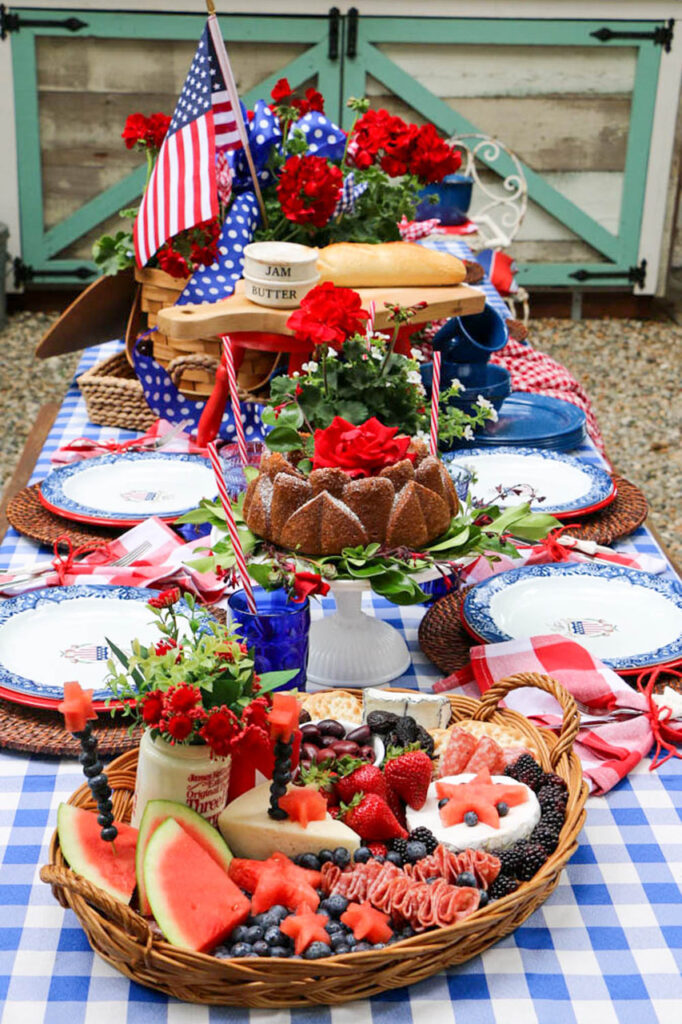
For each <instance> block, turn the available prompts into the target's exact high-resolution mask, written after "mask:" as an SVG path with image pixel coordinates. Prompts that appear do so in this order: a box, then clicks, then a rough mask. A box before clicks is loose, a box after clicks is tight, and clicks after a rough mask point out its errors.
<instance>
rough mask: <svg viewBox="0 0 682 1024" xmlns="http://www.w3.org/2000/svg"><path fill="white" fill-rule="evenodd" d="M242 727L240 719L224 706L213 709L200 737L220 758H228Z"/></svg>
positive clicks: (200, 731) (201, 730)
mask: <svg viewBox="0 0 682 1024" xmlns="http://www.w3.org/2000/svg"><path fill="white" fill-rule="evenodd" d="M240 731H241V726H240V724H239V719H238V718H237V716H236V715H235V714H234V712H232V711H230V709H229V708H227V707H225V705H223V706H222V707H219V708H213V709H212V711H211V712H210V714H209V716H208V718H207V719H206V722H205V724H204V725H203V726H202V727H201V729H200V730H199V735H200V736H201V738H202V739H203V740H204V741H205V742H206V743H207V744H208V746H209V747H210V748H211V750H212V751H213V753H214V754H216V755H217V756H218V757H226V756H227V754H229V753H230V750H231V747H232V743H233V741H234V740H235V739H236V737H237V736H238V735H239V733H240Z"/></svg>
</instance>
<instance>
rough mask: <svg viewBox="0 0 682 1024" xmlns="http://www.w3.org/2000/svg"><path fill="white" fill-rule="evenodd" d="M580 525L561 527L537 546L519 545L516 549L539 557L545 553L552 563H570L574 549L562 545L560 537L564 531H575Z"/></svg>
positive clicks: (569, 524) (572, 524)
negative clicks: (530, 552)
mask: <svg viewBox="0 0 682 1024" xmlns="http://www.w3.org/2000/svg"><path fill="white" fill-rule="evenodd" d="M578 525H579V524H577V523H566V525H565V526H561V527H559V529H558V530H552V531H551V533H548V534H547V536H546V537H545V538H544V540H541V541H539V542H538V543H537V544H517V545H516V547H517V548H518V550H519V551H532V552H533V553H534V554H538V555H540V554H542V553H543V552H545V553H546V554H547V555H548V556H549V558H550V560H551V561H552V562H570V561H571V551H573V548H572V547H566V546H565V545H564V544H560V543H559V537H560V536H561V534H562V533H563V532H564V530H575V529H577V528H578Z"/></svg>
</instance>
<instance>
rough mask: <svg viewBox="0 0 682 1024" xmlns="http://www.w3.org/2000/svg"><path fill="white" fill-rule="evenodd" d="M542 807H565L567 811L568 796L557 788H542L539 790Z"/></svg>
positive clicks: (539, 800) (550, 786)
mask: <svg viewBox="0 0 682 1024" xmlns="http://www.w3.org/2000/svg"><path fill="white" fill-rule="evenodd" d="M538 802H539V804H540V807H563V809H564V810H566V794H565V793H564V792H562V790H559V789H557V788H556V787H555V786H552V785H549V786H540V788H539V790H538Z"/></svg>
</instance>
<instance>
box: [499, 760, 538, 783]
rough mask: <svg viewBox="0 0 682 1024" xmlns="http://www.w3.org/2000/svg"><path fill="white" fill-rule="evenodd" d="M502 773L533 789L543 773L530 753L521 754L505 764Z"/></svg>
mask: <svg viewBox="0 0 682 1024" xmlns="http://www.w3.org/2000/svg"><path fill="white" fill-rule="evenodd" d="M504 774H505V775H508V776H509V778H510V779H516V780H517V782H523V783H525V785H526V786H530V788H531V789H535V788H536V787H537V786H538V785H539V783H540V780H541V779H542V777H543V776H544V774H545V773H544V772H543V770H542V768H541V767H540V765H539V764H538V763H537V761H536V760H535V758H533V757H531V756H530V754H521V757H517V759H516V760H515V761H512V763H511V764H508V765H507V767H506V768H505V769H504Z"/></svg>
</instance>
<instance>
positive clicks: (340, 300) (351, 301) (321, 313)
mask: <svg viewBox="0 0 682 1024" xmlns="http://www.w3.org/2000/svg"><path fill="white" fill-rule="evenodd" d="M368 318H369V313H368V312H367V310H365V309H363V308H362V299H361V298H360V296H359V295H358V293H357V292H354V291H353V289H352V288H337V287H336V285H334V284H332V283H331V282H330V281H325V283H324V284H318V285H317V286H316V287H315V288H313V289H312V290H311V291H309V292H308V294H307V295H306V296H305V297H304V298H303V300H302V301H301V307H300V309H297V310H296V311H295V312H294V313H292V314H291V316H290V317H289V319H288V320H287V327H290V328H291V329H292V330H294V331H295V332H296V337H297V338H298V339H299V340H300V341H310V342H312V344H313V345H324V344H329V345H333V346H335V347H340V346H341V345H343V343H344V341H345V340H346V338H349V337H350V336H351V335H352V334H357V333H358V332H361V331H363V330H364V325H365V321H366V320H367V319H368Z"/></svg>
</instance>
